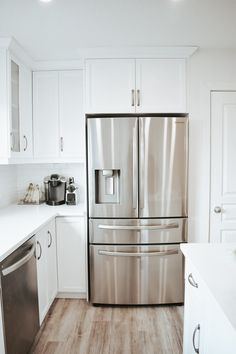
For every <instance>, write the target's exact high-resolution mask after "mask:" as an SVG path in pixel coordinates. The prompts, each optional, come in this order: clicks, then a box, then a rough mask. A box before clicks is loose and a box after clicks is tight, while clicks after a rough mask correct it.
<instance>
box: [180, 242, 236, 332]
mask: <svg viewBox="0 0 236 354" xmlns="http://www.w3.org/2000/svg"><path fill="white" fill-rule="evenodd" d="M180 248H181V250H182V252H183V254H184V255H185V257H186V258H187V259H189V260H190V262H191V263H192V264H193V265H194V266H195V268H196V270H197V271H198V272H199V274H200V276H201V277H202V279H203V281H204V282H205V284H206V285H207V287H208V289H209V291H210V292H211V294H212V295H213V297H214V298H215V300H216V301H217V303H218V304H219V306H220V307H221V309H222V310H223V312H224V314H225V315H226V317H227V318H228V320H229V321H230V323H231V324H232V326H233V327H234V329H235V330H236V243H225V244H215V243H214V244H212V243H211V244H209V243H207V244H196V243H195V244H191V243H189V244H181V247H180Z"/></svg>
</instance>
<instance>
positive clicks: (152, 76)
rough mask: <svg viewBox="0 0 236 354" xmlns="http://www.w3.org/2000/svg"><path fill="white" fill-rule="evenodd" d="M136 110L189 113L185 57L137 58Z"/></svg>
mask: <svg viewBox="0 0 236 354" xmlns="http://www.w3.org/2000/svg"><path fill="white" fill-rule="evenodd" d="M136 112H143V113H185V112H187V107H186V62H185V59H137V60H136Z"/></svg>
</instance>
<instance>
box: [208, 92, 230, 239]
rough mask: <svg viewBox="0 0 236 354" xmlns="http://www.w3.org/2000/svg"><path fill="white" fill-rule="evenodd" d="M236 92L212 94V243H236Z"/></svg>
mask: <svg viewBox="0 0 236 354" xmlns="http://www.w3.org/2000/svg"><path fill="white" fill-rule="evenodd" d="M235 132H236V92H213V93H212V95H211V211H210V218H211V223H210V240H211V241H213V242H231V241H232V242H236V135H235Z"/></svg>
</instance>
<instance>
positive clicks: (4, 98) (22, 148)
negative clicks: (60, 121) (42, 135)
mask: <svg viewBox="0 0 236 354" xmlns="http://www.w3.org/2000/svg"><path fill="white" fill-rule="evenodd" d="M13 43H14V41H13ZM10 44H11V41H10V42H9V43H8V46H6V47H1V42H0V77H1V84H0V115H1V121H0V131H1V133H0V163H9V162H10V163H14V162H16V163H17V162H19V161H23V160H29V158H32V154H33V149H32V71H31V68H30V66H29V65H28V63H25V62H24V59H22V58H21V56H23V57H25V56H24V53H22V51H20V53H18V51H17V47H16V48H15V50H12V49H11V45H10Z"/></svg>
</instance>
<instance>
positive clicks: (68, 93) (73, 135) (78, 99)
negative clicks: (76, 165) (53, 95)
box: [59, 70, 85, 160]
mask: <svg viewBox="0 0 236 354" xmlns="http://www.w3.org/2000/svg"><path fill="white" fill-rule="evenodd" d="M59 107H60V113H59V117H60V139H61V146H60V150H61V157H62V158H70V159H71V158H72V159H73V158H74V159H81V160H84V159H85V155H84V154H85V146H84V145H85V139H84V136H85V124H84V113H83V72H82V70H73V71H62V72H60V73H59Z"/></svg>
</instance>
